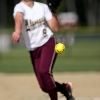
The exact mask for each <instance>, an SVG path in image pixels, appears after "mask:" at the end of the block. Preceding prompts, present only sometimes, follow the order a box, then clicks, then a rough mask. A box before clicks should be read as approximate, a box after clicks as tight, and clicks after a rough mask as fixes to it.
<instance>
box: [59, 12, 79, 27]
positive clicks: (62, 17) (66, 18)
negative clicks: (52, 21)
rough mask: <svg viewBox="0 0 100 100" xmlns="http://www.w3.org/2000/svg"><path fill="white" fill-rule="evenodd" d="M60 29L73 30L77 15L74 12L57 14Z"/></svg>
mask: <svg viewBox="0 0 100 100" xmlns="http://www.w3.org/2000/svg"><path fill="white" fill-rule="evenodd" d="M58 20H59V24H60V26H61V27H67V28H73V27H76V26H77V25H78V20H79V18H78V15H77V14H76V13H75V12H63V13H60V14H58Z"/></svg>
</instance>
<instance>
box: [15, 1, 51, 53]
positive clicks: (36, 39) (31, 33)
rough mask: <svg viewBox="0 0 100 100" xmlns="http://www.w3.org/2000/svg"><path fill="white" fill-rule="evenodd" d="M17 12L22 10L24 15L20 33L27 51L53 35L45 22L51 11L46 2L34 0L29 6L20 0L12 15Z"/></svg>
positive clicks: (49, 17) (43, 42)
mask: <svg viewBox="0 0 100 100" xmlns="http://www.w3.org/2000/svg"><path fill="white" fill-rule="evenodd" d="M17 12H22V13H23V15H24V18H23V25H22V35H23V37H24V40H25V44H26V47H27V49H28V50H29V51H31V50H34V49H36V48H37V47H40V46H42V45H44V44H45V43H46V42H47V41H48V40H49V38H50V37H51V36H52V35H53V32H52V31H51V30H50V28H49V27H48V25H47V23H46V21H48V20H50V19H51V18H52V13H51V11H50V10H49V8H48V6H47V5H46V4H43V3H39V2H36V1H35V2H34V6H33V7H32V8H30V7H29V6H27V5H26V4H24V3H23V2H20V3H18V4H17V5H16V6H15V8H14V13H13V16H14V17H15V16H16V13H17Z"/></svg>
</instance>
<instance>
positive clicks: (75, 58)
mask: <svg viewBox="0 0 100 100" xmlns="http://www.w3.org/2000/svg"><path fill="white" fill-rule="evenodd" d="M66 71H73V72H76V71H100V40H97V39H95V40H76V42H75V44H74V45H73V46H72V47H66V51H65V52H64V53H63V54H60V55H58V58H57V61H56V63H55V67H54V72H66ZM0 72H7V73H30V72H33V68H32V65H31V61H30V57H29V53H28V51H27V50H26V48H24V47H20V46H13V47H12V49H11V50H10V51H9V52H7V53H3V54H0Z"/></svg>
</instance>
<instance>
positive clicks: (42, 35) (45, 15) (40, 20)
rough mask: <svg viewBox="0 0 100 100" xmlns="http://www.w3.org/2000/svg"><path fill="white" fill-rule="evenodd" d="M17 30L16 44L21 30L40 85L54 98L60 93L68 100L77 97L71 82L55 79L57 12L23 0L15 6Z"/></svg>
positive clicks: (15, 33) (13, 35) (15, 35)
mask: <svg viewBox="0 0 100 100" xmlns="http://www.w3.org/2000/svg"><path fill="white" fill-rule="evenodd" d="M13 17H14V21H15V31H14V32H13V34H12V41H13V43H16V42H19V39H20V36H21V33H22V35H23V37H24V41H25V44H26V47H27V49H28V51H29V53H30V57H31V61H32V65H33V69H34V71H35V74H36V77H37V80H38V83H39V85H40V88H41V89H42V90H43V91H44V92H46V93H48V94H49V96H50V98H51V100H58V97H57V92H58V91H59V92H61V93H62V94H64V95H65V97H66V98H67V100H74V98H73V96H72V91H71V85H70V84H69V83H67V84H64V83H63V84H60V83H58V82H55V80H54V78H53V74H52V69H53V65H54V62H55V60H56V57H57V54H56V53H55V51H54V47H55V44H56V40H55V37H54V36H53V32H52V31H51V30H53V31H58V28H59V23H58V20H57V17H56V14H55V13H51V11H50V9H49V7H48V6H47V5H46V4H43V3H39V2H36V1H33V0H22V1H21V2H19V3H18V4H16V6H15V7H14V13H13Z"/></svg>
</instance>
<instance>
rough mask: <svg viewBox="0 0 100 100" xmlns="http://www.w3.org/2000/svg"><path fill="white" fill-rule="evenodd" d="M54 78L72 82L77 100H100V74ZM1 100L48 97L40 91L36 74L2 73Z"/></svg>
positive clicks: (0, 81) (71, 74)
mask: <svg viewBox="0 0 100 100" xmlns="http://www.w3.org/2000/svg"><path fill="white" fill-rule="evenodd" d="M54 78H55V80H56V81H59V82H60V83H62V82H72V83H73V94H74V96H75V97H76V100H100V73H94V72H91V73H88V72H87V73H82V72H80V73H54ZM58 96H59V98H60V99H61V97H60V96H61V94H60V93H58ZM79 98H80V99H79ZM83 98H84V99H83ZM86 98H87V99H86ZM0 100H48V95H47V94H45V93H43V92H42V91H41V90H40V88H39V86H38V83H37V80H36V78H35V75H34V74H5V73H0Z"/></svg>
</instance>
